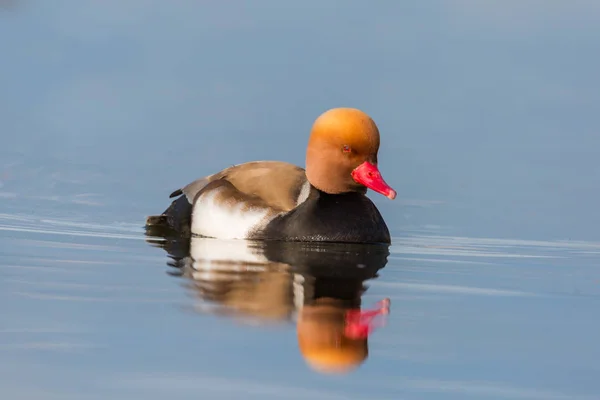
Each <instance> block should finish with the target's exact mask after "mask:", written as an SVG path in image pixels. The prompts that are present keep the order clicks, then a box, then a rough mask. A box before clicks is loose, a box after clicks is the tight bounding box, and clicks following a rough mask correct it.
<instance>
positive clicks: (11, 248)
mask: <svg viewBox="0 0 600 400" xmlns="http://www.w3.org/2000/svg"><path fill="white" fill-rule="evenodd" d="M12 3H13V6H12V7H0V50H2V52H1V54H2V56H1V60H2V61H1V62H0V87H1V88H2V89H1V90H0V139H1V143H2V144H1V146H0V315H2V318H0V396H1V397H2V398H8V399H12V398H14V399H20V398H36V399H71V398H72V399H105V398H115V399H121V398H122V399H132V398H145V399H155V398H156V399H159V398H165V397H167V396H168V397H170V398H173V399H187V398H209V399H212V398H215V399H221V398H222V399H237V398H273V399H279V398H298V399H305V398H309V397H310V398H315V399H321V398H322V399H346V398H349V399H426V400H429V399H464V398H476V399H540V400H548V399H550V400H553V399H561V400H562V399H585V400H587V399H597V398H599V396H600V383H598V381H597V379H596V378H597V377H598V375H599V373H600V369H599V367H598V363H597V360H598V359H599V358H600V346H599V345H598V343H597V338H598V337H599V333H600V323H599V322H598V318H597V314H598V312H597V310H598V308H599V305H600V271H599V270H598V265H599V264H600V263H599V261H600V234H599V233H598V232H599V231H598V229H597V226H598V225H599V224H600V212H599V211H598V208H597V206H596V204H597V203H598V201H597V199H598V197H599V196H598V195H599V194H600V190H599V186H598V185H597V184H596V182H597V179H596V177H597V176H598V174H599V173H600V161H599V160H600V157H599V156H600V154H599V151H598V149H599V148H600V136H598V132H599V131H600V108H599V104H600V94H599V93H600V90H599V89H600V81H599V78H598V74H597V71H598V70H600V53H598V51H597V49H598V48H599V47H600V7H599V6H598V5H597V4H596V2H594V1H576V2H542V1H533V0H532V1H528V2H500V1H490V2H473V1H464V0H451V1H444V2H441V1H436V2H378V3H377V4H375V3H373V4H371V3H367V2H357V1H344V2H342V1H327V2H315V1H305V2H296V3H290V2H279V1H274V0H273V1H266V0H265V1H260V2H253V3H243V2H235V3H231V4H225V3H219V2H214V4H213V3H210V4H208V3H205V2H193V1H178V2H158V1H135V0H131V1H127V2H118V1H103V2H82V1H77V0H70V1H66V0H65V1H59V0H57V1H53V2H45V1H40V0H30V1H18V0H17V1H13V2H12ZM337 106H352V107H358V108H361V109H363V110H364V111H366V112H368V113H369V114H370V115H371V116H372V117H373V118H374V119H375V121H376V122H377V123H378V125H379V128H380V131H381V134H382V148H381V150H380V153H379V160H380V168H381V171H382V174H383V176H384V177H385V180H386V181H387V182H388V183H389V184H390V185H391V186H393V187H394V188H395V189H396V190H397V191H398V198H397V199H396V200H395V201H390V200H388V199H386V198H384V197H383V196H379V195H377V194H373V193H371V194H370V197H371V198H372V199H373V200H374V201H375V202H376V204H377V206H378V207H379V209H380V211H381V212H382V214H383V215H384V218H385V219H386V221H387V223H388V225H389V227H390V231H391V233H392V236H393V243H392V246H391V247H390V248H389V255H388V256H387V260H386V261H385V263H384V264H385V265H383V267H381V268H379V266H378V265H374V266H372V265H371V264H369V263H368V262H367V263H366V264H365V265H366V268H365V267H359V266H357V265H353V261H355V258H353V256H348V255H346V257H349V258H345V259H344V260H343V262H341V264H340V265H338V266H337V268H333V267H332V268H331V269H324V268H323V269H321V268H317V267H315V266H314V265H313V264H310V263H308V264H307V263H306V262H304V261H302V260H304V259H303V258H302V257H300V258H298V257H299V256H298V254H299V253H297V252H294V251H292V250H289V249H288V250H281V249H279V250H277V251H274V252H273V251H272V252H271V253H272V254H276V255H290V254H292V255H294V254H296V258H293V259H292V258H289V257H288V258H286V259H285V260H284V261H288V262H282V261H281V260H275V261H274V260H273V259H272V256H271V257H270V258H269V257H267V258H268V259H269V260H268V262H267V263H263V264H261V265H260V266H256V265H254V264H251V263H249V262H248V260H247V259H244V260H245V261H239V260H238V261H236V260H235V259H234V256H236V255H239V254H242V255H244V256H247V255H248V251H247V249H243V248H242V249H239V248H236V249H232V248H231V247H228V246H225V245H224V244H223V243H221V244H215V243H214V242H207V243H203V244H202V243H201V244H199V245H198V246H200V247H195V248H196V249H197V248H201V249H203V250H202V251H200V252H199V253H198V254H200V257H199V259H200V260H199V261H198V260H191V258H193V257H189V256H190V254H188V253H186V251H187V249H184V250H185V251H184V252H183V254H182V255H183V256H187V257H188V258H187V259H186V258H185V257H183V258H184V259H185V260H187V261H186V262H184V263H183V264H184V266H183V268H174V267H173V266H169V265H167V263H168V262H171V261H172V259H170V258H168V257H167V252H165V250H164V249H161V248H160V247H156V246H153V245H152V244H151V243H148V240H149V239H148V238H147V237H146V236H145V235H144V230H143V222H144V218H145V216H146V215H150V214H155V213H157V212H160V211H162V210H163V209H164V208H165V207H166V206H167V205H168V203H169V199H168V198H167V197H168V194H169V193H171V191H172V190H174V189H177V188H178V187H181V186H182V185H184V184H186V183H188V182H189V181H191V180H193V179H196V178H198V177H200V176H203V175H206V174H209V173H212V172H214V171H217V170H220V169H222V168H224V167H226V166H228V165H231V164H237V163H240V162H244V161H251V160H259V159H277V160H286V161H290V162H294V163H296V164H299V165H302V164H303V162H304V150H305V145H306V140H307V135H308V131H309V129H310V126H311V124H312V122H313V120H314V118H315V117H316V116H318V115H319V114H320V113H321V112H323V111H324V110H326V109H328V108H332V107H337ZM155 244H156V243H155ZM207 251H210V252H211V253H210V254H208V253H206V252H207ZM331 251H334V250H331V249H329V250H328V251H327V254H334V253H331ZM352 251H354V252H355V254H356V257H358V258H360V257H364V255H365V254H366V253H365V251H366V250H364V249H358V250H357V249H354V250H352ZM256 252H258V253H256ZM253 254H255V256H256V254H258V255H259V256H260V255H263V256H264V254H262V253H261V250H255V253H253ZM301 254H304V253H301ZM230 256H231V257H230ZM203 257H206V258H207V259H209V260H212V261H206V260H204V259H203ZM215 257H216V258H219V257H221V258H223V260H222V263H221V265H222V266H223V265H224V266H226V268H225V267H223V268H221V269H219V268H217V269H216V270H215V269H214V268H213V266H214V265H216V264H214V259H215ZM227 257H230V258H227ZM196 258H198V257H197V256H196ZM290 260H291V261H290ZM192 261H196V263H194V262H192ZM338 261H339V260H338ZM336 263H337V261H336ZM180 264H181V263H180ZM217 264H218V263H217ZM309 264H310V265H313V268H312V269H311V268H308V267H307V266H306V265H309ZM334 264H335V263H334ZM375 264H377V262H375ZM344 265H348V268H345V267H344ZM179 266H180V267H181V266H182V265H179ZM334 266H335V265H334ZM371 267H373V269H374V270H375V271H376V272H375V273H373V274H371V272H373V270H371V269H370V268H371ZM378 268H379V269H378ZM367 272H368V273H367ZM353 273H356V274H358V275H356V276H355V278H356V277H357V276H358V278H356V279H355V281H353V282H354V283H353V284H357V282H358V283H361V282H362V283H361V284H364V286H365V289H366V291H365V292H364V293H363V294H362V296H361V294H360V291H358V289H357V288H358V286H356V287H354V286H352V288H354V289H352V290H350V289H349V290H350V292H352V293H354V294H356V295H357V296H358V297H359V298H361V301H362V307H363V308H372V307H373V306H374V305H375V304H376V303H377V302H378V301H380V300H381V299H383V298H389V299H390V300H391V309H390V314H389V315H388V316H387V319H384V322H385V325H384V326H381V327H379V328H377V329H376V330H375V331H374V332H372V333H371V334H370V335H369V338H368V357H366V358H365V359H364V360H363V361H362V362H360V363H358V365H355V368H354V369H352V370H351V371H349V372H347V373H346V374H341V373H337V374H331V373H323V371H321V372H319V371H318V370H315V369H314V368H313V367H311V365H310V364H309V363H308V362H307V360H306V358H305V356H303V353H302V352H301V351H300V348H299V338H298V333H297V330H298V321H299V320H300V319H299V318H300V317H301V316H302V312H303V310H307V307H304V308H303V302H304V303H306V302H307V301H308V299H310V298H311V296H313V297H314V296H315V294H314V293H315V292H316V291H318V290H316V289H315V288H318V287H321V286H320V285H323V282H329V283H328V285H329V286H327V285H325V286H326V287H328V288H338V289H339V288H345V287H350V286H347V285H348V281H347V280H346V281H344V278H345V277H346V278H347V277H348V275H349V274H353ZM363 274H364V275H363ZM332 275H333V276H332ZM363 278H364V282H363V281H362V279H363ZM315 282H316V283H315ZM345 285H346V286H345ZM325 286H324V287H325ZM225 289H226V290H225ZM319 290H321V289H319ZM328 290H329V289H328ZM226 293H231V295H229V294H227V295H225V294H226ZM305 306H306V304H305ZM323 326H325V325H323ZM319 329H320V328H319ZM323 329H325V328H323ZM317 331H318V329H317Z"/></svg>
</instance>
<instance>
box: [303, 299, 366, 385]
mask: <svg viewBox="0 0 600 400" xmlns="http://www.w3.org/2000/svg"><path fill="white" fill-rule="evenodd" d="M346 311H347V309H346V308H342V307H339V306H334V305H331V304H321V305H311V306H305V307H304V308H303V309H302V310H301V312H300V317H299V319H298V323H297V328H296V329H297V333H298V347H299V348H300V353H302V356H303V357H304V359H305V360H306V362H307V364H308V365H310V366H311V367H312V368H313V369H315V370H316V371H319V372H325V373H346V372H349V371H351V370H353V369H355V368H357V367H358V366H359V365H360V364H362V363H363V362H364V361H365V359H366V358H367V355H368V344H367V339H366V337H365V338H360V339H352V338H349V337H347V336H345V334H344V330H345V322H346V319H345V315H346Z"/></svg>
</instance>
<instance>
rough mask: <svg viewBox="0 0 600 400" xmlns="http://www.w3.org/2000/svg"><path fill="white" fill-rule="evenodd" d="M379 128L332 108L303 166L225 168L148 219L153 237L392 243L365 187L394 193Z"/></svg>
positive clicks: (366, 119)
mask: <svg viewBox="0 0 600 400" xmlns="http://www.w3.org/2000/svg"><path fill="white" fill-rule="evenodd" d="M378 150H379V130H378V129H377V126H376V125H375V123H374V122H373V120H372V119H371V118H370V117H369V116H368V115H366V114H365V113H363V112H362V111H360V110H356V109H350V108H339V109H332V110H329V111H327V112H325V113H323V114H322V115H321V116H320V117H319V118H317V120H316V121H315V123H314V125H313V128H312V130H311V135H310V138H309V142H308V146H307V150H306V169H303V168H301V167H298V166H296V165H293V164H290V163H286V162H281V161H255V162H248V163H244V164H239V165H235V166H232V167H229V168H226V169H224V170H222V171H220V172H218V173H216V174H213V175H209V176H207V177H204V178H201V179H198V180H196V181H194V182H191V183H190V184H188V185H187V186H185V187H183V188H181V189H179V190H176V191H175V192H173V193H172V194H171V196H170V197H171V198H173V197H176V199H175V200H174V201H173V202H172V203H171V205H170V206H169V207H168V208H167V209H166V210H165V211H164V212H163V213H162V214H161V215H158V216H150V217H148V218H147V220H146V228H147V230H149V231H153V232H161V231H162V232H164V230H167V231H171V232H175V233H176V234H178V235H185V236H188V235H200V236H206V237H212V238H218V239H254V240H281V241H299V242H340V243H383V244H389V243H390V234H389V230H388V228H387V226H386V224H385V222H384V220H383V217H382V216H381V214H380V213H379V211H378V210H377V207H375V205H374V204H373V202H372V201H371V200H370V199H369V198H368V197H367V196H366V192H367V188H370V189H372V190H374V191H375V192H378V193H380V194H383V195H385V196H386V197H388V198H390V199H394V198H395V197H396V192H395V191H394V190H393V189H392V188H391V187H389V186H388V185H387V183H385V181H384V180H383V178H382V177H381V174H380V172H379V169H378V167H377V152H378Z"/></svg>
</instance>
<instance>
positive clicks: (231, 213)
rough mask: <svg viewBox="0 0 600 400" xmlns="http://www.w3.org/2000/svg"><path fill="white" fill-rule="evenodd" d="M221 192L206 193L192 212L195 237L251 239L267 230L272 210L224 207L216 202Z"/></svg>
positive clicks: (238, 206) (239, 206) (236, 205)
mask: <svg viewBox="0 0 600 400" xmlns="http://www.w3.org/2000/svg"><path fill="white" fill-rule="evenodd" d="M219 190H221V189H220V188H216V189H214V190H211V191H209V192H208V193H203V194H202V195H201V196H200V197H199V198H198V199H197V200H196V203H195V204H194V209H193V211H192V233H194V234H196V235H202V236H208V237H212V238H216V239H247V238H248V234H249V233H250V232H251V231H252V230H254V229H255V228H257V227H261V226H264V225H265V224H266V223H267V222H268V221H269V220H270V219H271V218H272V216H271V218H268V214H269V209H267V208H255V209H253V208H250V209H248V208H247V207H246V204H245V203H234V204H222V203H220V202H217V201H215V196H216V195H217V194H218V193H219Z"/></svg>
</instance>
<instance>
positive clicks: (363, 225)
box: [255, 188, 390, 244]
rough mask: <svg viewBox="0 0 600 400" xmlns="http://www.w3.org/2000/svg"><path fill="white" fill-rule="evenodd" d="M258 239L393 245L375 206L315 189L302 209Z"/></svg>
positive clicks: (271, 225) (278, 220) (273, 224)
mask: <svg viewBox="0 0 600 400" xmlns="http://www.w3.org/2000/svg"><path fill="white" fill-rule="evenodd" d="M255 237H256V238H257V239H267V240H286V241H303V242H339V243H386V244H387V243H390V233H389V230H388V228H387V226H386V224H385V222H384V220H383V217H382V216H381V214H380V213H379V211H378V210H377V207H375V204H373V202H372V201H371V200H370V199H369V198H368V197H366V196H365V195H363V194H361V193H343V194H327V193H324V192H321V191H320V190H317V189H315V188H312V190H311V194H310V196H309V198H308V199H307V200H306V201H305V202H304V203H302V204H300V205H299V206H298V207H296V208H295V209H293V210H292V211H290V212H289V213H286V214H284V215H281V216H279V217H277V218H275V219H274V220H273V221H271V222H270V223H269V224H268V225H267V226H266V227H265V229H264V230H262V231H261V232H257V233H256V235H255Z"/></svg>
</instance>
